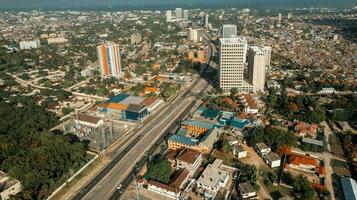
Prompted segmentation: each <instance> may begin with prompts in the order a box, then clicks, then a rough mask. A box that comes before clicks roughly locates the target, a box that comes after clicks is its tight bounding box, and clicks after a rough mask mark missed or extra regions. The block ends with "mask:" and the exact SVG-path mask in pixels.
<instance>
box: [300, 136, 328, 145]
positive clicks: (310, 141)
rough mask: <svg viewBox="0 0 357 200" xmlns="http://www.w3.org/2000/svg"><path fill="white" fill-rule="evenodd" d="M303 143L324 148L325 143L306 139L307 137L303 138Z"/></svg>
mask: <svg viewBox="0 0 357 200" xmlns="http://www.w3.org/2000/svg"><path fill="white" fill-rule="evenodd" d="M302 142H304V143H308V144H314V145H317V146H321V147H323V146H324V142H323V141H321V140H315V139H311V138H306V137H304V138H302Z"/></svg>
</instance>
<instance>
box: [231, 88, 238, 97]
mask: <svg viewBox="0 0 357 200" xmlns="http://www.w3.org/2000/svg"><path fill="white" fill-rule="evenodd" d="M237 92H238V90H237V88H231V96H232V97H234V96H236V94H237Z"/></svg>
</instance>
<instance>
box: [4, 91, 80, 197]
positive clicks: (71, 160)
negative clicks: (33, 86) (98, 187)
mask: <svg viewBox="0 0 357 200" xmlns="http://www.w3.org/2000/svg"><path fill="white" fill-rule="evenodd" d="M57 120H58V117H57V116H55V115H54V114H53V113H51V112H47V111H46V110H44V109H43V108H42V107H40V106H38V105H37V104H36V103H35V102H34V101H33V100H32V99H31V98H30V97H25V96H17V97H13V98H11V99H10V102H8V103H5V102H4V101H0V169H1V170H3V171H5V172H7V173H8V174H9V175H10V176H12V177H15V178H16V179H18V180H19V181H20V182H21V184H22V186H23V190H22V193H21V196H20V198H21V199H44V198H45V197H46V196H48V195H49V194H50V193H51V192H52V191H53V190H54V189H55V188H56V187H58V186H59V185H60V184H62V182H63V181H64V180H65V178H68V177H69V173H68V172H69V170H70V169H72V170H77V169H78V168H79V167H80V166H82V165H83V164H84V162H85V160H86V157H85V155H86V153H85V151H86V145H84V144H82V143H78V142H77V141H73V140H71V139H69V138H67V137H66V136H63V135H61V134H54V133H51V132H49V131H48V130H49V129H50V128H52V127H53V126H55V125H56V124H57Z"/></svg>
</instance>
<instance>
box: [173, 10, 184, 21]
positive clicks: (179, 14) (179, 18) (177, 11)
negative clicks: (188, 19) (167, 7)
mask: <svg viewBox="0 0 357 200" xmlns="http://www.w3.org/2000/svg"><path fill="white" fill-rule="evenodd" d="M175 14H176V19H177V20H181V19H182V17H183V16H182V8H176V10H175Z"/></svg>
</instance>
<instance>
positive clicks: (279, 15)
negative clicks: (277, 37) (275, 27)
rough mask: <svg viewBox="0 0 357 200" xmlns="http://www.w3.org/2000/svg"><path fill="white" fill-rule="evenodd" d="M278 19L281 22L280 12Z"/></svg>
mask: <svg viewBox="0 0 357 200" xmlns="http://www.w3.org/2000/svg"><path fill="white" fill-rule="evenodd" d="M278 21H279V22H281V13H279V14H278Z"/></svg>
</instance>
